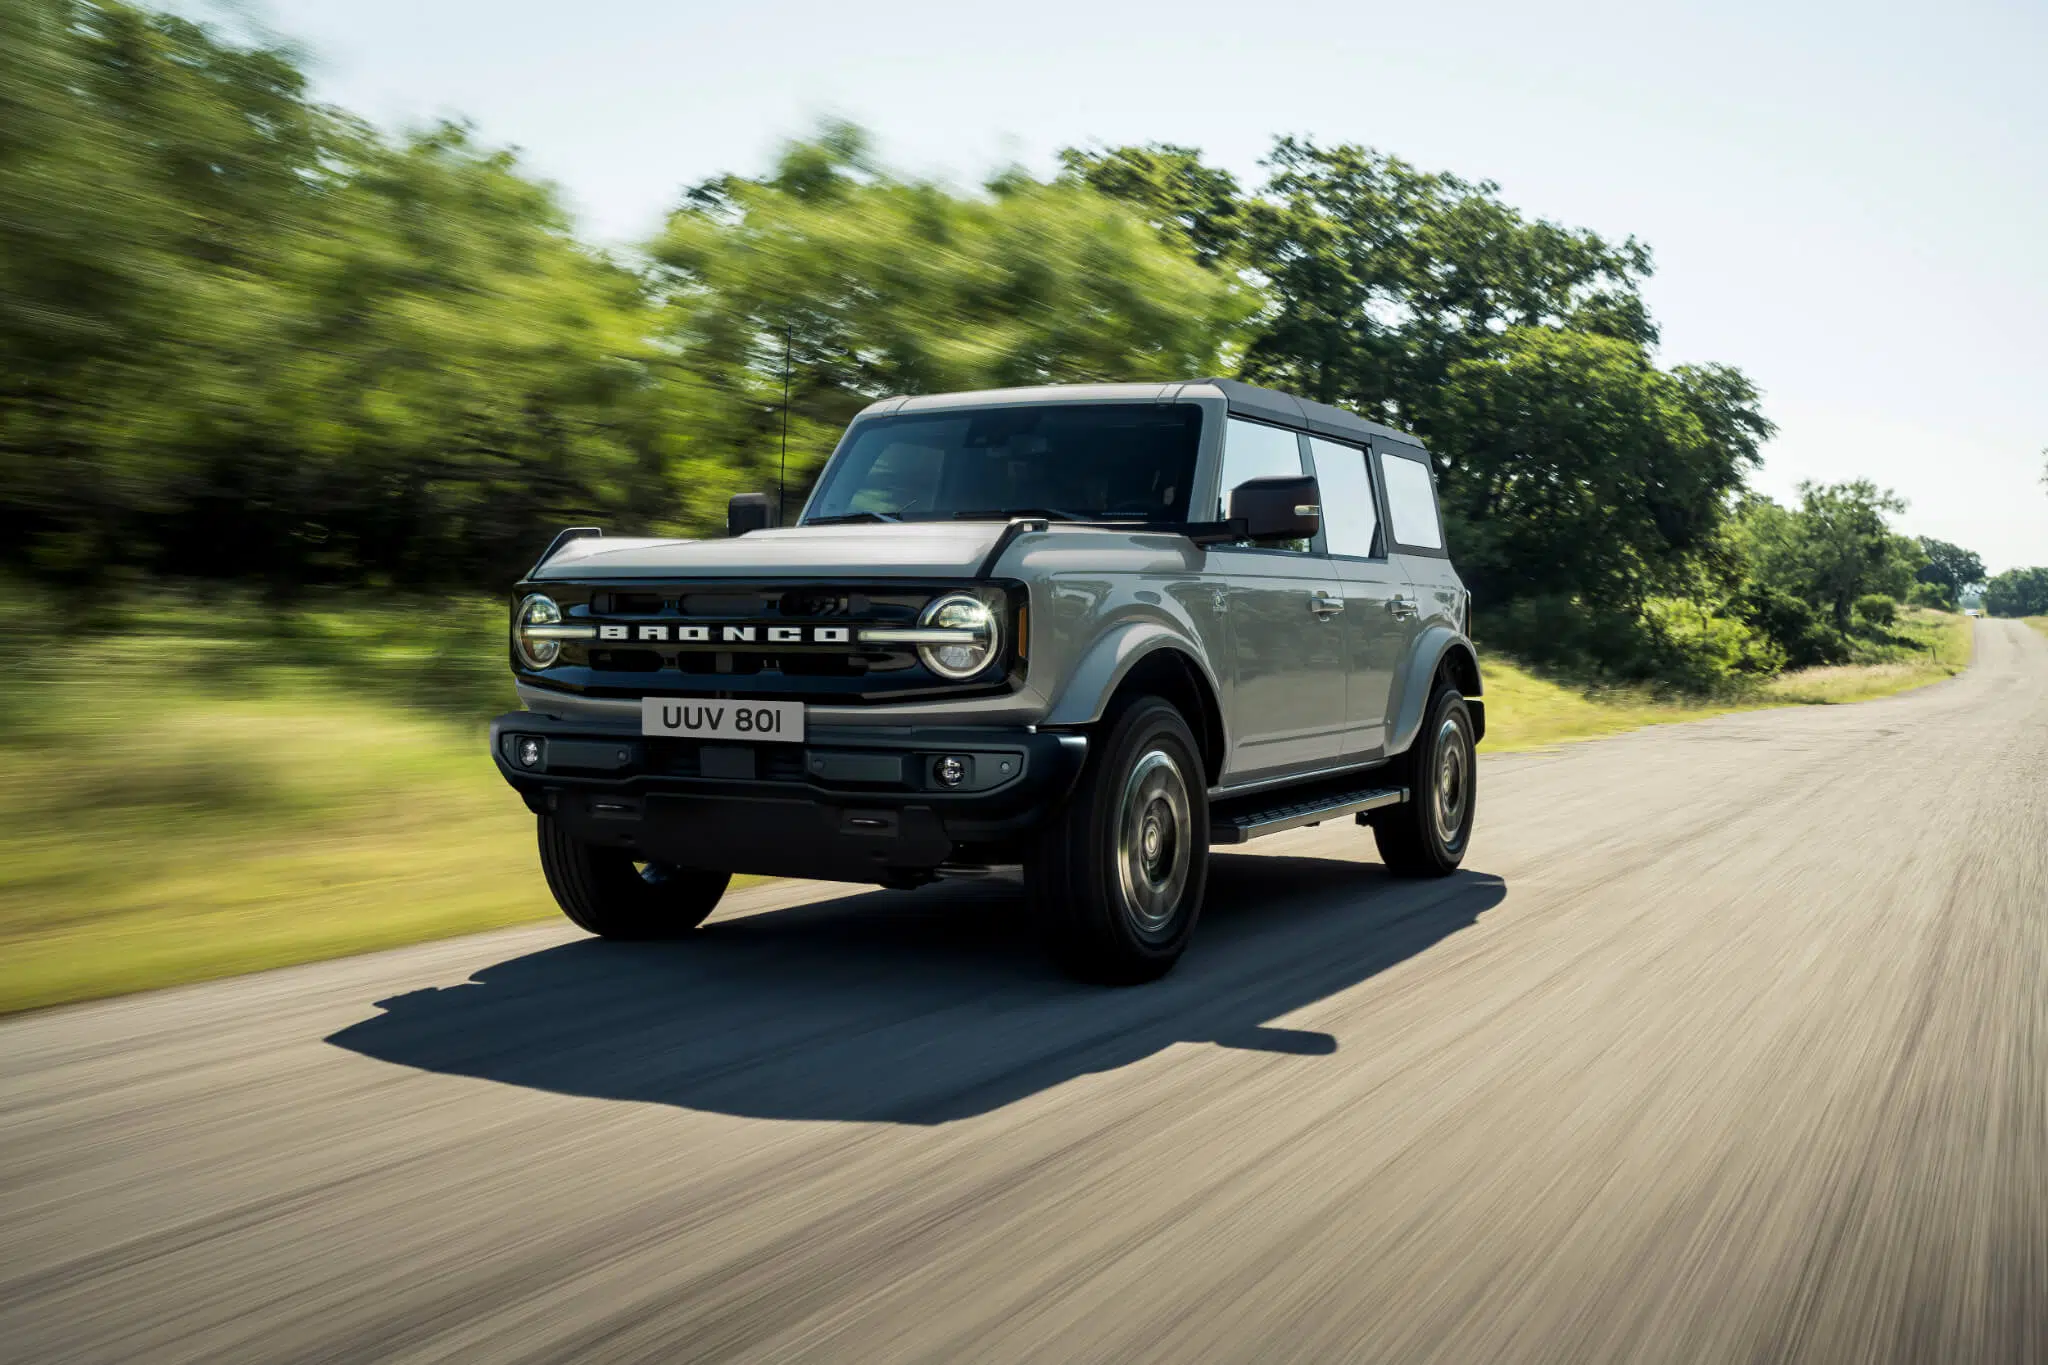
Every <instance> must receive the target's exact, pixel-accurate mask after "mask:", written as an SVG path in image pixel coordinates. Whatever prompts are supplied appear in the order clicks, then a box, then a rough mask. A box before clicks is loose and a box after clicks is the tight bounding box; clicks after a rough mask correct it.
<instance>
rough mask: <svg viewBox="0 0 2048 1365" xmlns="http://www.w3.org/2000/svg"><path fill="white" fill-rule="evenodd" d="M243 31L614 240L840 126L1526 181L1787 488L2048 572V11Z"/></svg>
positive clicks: (438, 19) (1029, 147) (632, 18)
mask: <svg viewBox="0 0 2048 1365" xmlns="http://www.w3.org/2000/svg"><path fill="white" fill-rule="evenodd" d="M212 2H213V0H190V3H186V4H183V5H182V6H181V8H184V9H186V10H188V11H194V10H196V11H198V12H200V13H201V14H210V15H212V16H213V17H216V18H217V17H219V13H220V12H219V11H218V10H209V9H208V8H207V6H208V5H209V4H211V3H212ZM236 11H237V12H238V13H240V14H242V15H243V16H245V17H247V18H249V19H253V20H254V21H256V22H258V23H260V24H263V25H266V26H267V27H268V28H270V29H271V30H273V31H275V32H276V33H277V34H279V35H281V36H283V37H285V38H288V39H291V40H293V41H295V42H296V43H298V44H299V45H300V46H301V47H302V49H303V50H304V52H305V54H306V56H307V58H308V60H309V62H310V66H311V71H312V74H313V80H314V90H315V94H316V96H317V97H319V98H322V99H325V100H329V101H331V102H333V103H336V104H340V105H343V106H345V107H347V108H350V109H352V110H354V111H355V112H357V113H359V114H362V115H364V116H367V117H369V118H371V119H373V120H375V121H377V122H378V123H381V124H384V125H386V126H388V127H394V128H395V127H403V126H407V125H416V124H420V123H423V122H426V121H429V120H432V119H435V118H438V117H442V116H456V117H462V118H467V119H469V120H471V121H472V122H474V123H475V124H476V126H477V128H478V131H479V133H480V135H481V136H482V138H483V139H484V140H485V141H487V142H490V143H493V144H497V145H509V146H514V147H517V148H519V149H520V151H521V154H522V157H523V159H524V161H525V163H526V165H527V166H528V168H529V169H530V170H531V171H532V172H533V173H535V174H538V175H540V176H543V177H545V178H547V179H550V180H553V181H554V182H556V183H557V184H558V185H559V186H560V187H561V189H562V191H563V194H564V198H565V200H566V202H567V203H568V204H569V205H570V207H571V208H572V209H573V210H574V211H575V212H576V214H577V215H578V220H579V223H580V224H581V228H582V230H583V231H584V233H585V234H586V235H587V236H589V237H591V238H593V239H597V240H607V241H631V240H635V239H639V238H643V237H645V236H647V235H649V234H650V233H651V232H652V231H653V230H654V228H655V227H656V226H657V225H658V224H659V222H660V221H661V217H662V215H663V213H664V211H665V210H666V209H668V208H669V207H670V206H671V205H673V204H674V202H675V201H676V199H677V197H678V192H679V190H680V189H681V187H683V186H685V185H688V184H691V183H695V182H697V181H700V180H703V179H705V178H707V177H709V176H712V175H715V174H718V173H721V172H726V171H734V172H739V173H742V174H748V173H758V172H760V171H763V170H765V169H766V168H767V167H768V166H769V165H770V164H771V163H772V161H773V158H774V156H775V154H776V151H777V148H778V147H779V146H780V145H781V143H782V142H783V141H784V140H786V139H788V138H791V137H796V136H802V135H804V134H805V133H807V132H808V131H810V130H811V129H812V128H814V127H815V126H816V124H817V123H818V121H819V120H820V119H821V118H824V117H845V118H851V119H853V120H855V121H856V122H859V123H861V124H863V125H864V126H866V127H867V128H868V129H869V130H870V131H871V132H872V133H873V134H874V135H875V137H876V140H877V143H878V146H879V150H880V153H881V156H882V159H883V160H884V161H886V162H887V163H888V164H890V165H891V166H892V167H893V168H895V169H897V170H898V171H900V172H903V173H907V174H912V175H922V176H932V177H936V178H940V179H945V180H949V181H951V182H953V183H956V184H958V185H961V186H963V187H964V186H971V185H975V184H978V183H980V182H981V181H982V180H984V179H985V178H986V176H987V173H988V172H989V170H990V169H991V168H993V167H995V166H997V165H1001V164H1008V163H1020V164H1022V165H1023V166H1025V167H1026V168H1027V169H1031V170H1034V171H1037V172H1039V173H1040V174H1049V173H1050V172H1051V170H1052V168H1053V166H1054V164H1055V163H1054V157H1055V155H1056V153H1057V151H1058V150H1059V149H1060V148H1061V147H1064V146H1072V145H1086V144H1091V143H1100V144H1108V145H1116V144H1123V143H1132V142H1147V141H1167V142H1177V143H1182V144H1186V145H1192V146H1196V147H1199V148H1201V149H1202V150H1203V151H1204V153H1205V154H1206V155H1207V156H1208V158H1209V159H1210V160H1211V161H1214V162H1216V163H1218V164H1221V165H1224V166H1227V167H1229V168H1230V169H1232V170H1234V171H1236V172H1237V173H1238V174H1239V175H1240V177H1242V178H1246V179H1254V180H1255V179H1256V178H1257V176H1258V174H1259V171H1258V162H1259V159H1260V157H1261V156H1262V155H1264V153H1265V151H1266V149H1267V147H1268V146H1269V144H1270V143H1271V140H1272V138H1273V136H1274V135H1275V134H1278V133H1292V134H1297V135H1307V136H1311V137H1314V138H1316V139H1317V140H1320V141H1324V142H1360V143H1365V144H1368V145H1371V146H1374V147H1377V148H1379V149H1381V150H1383V151H1388V152H1392V153H1395V154H1397V155H1399V156H1402V157H1404V158H1406V159H1408V160H1409V161H1412V162H1415V163H1417V164H1418V165H1420V166H1423V167H1425V168H1428V169H1441V170H1449V171H1454V172H1456V173H1458V174H1460V175H1463V176H1466V177H1468V178H1475V179H1476V178H1485V179H1491V180H1494V181H1497V182H1498V183H1499V184H1500V186H1501V193H1502V197H1503V198H1504V199H1506V200H1507V202H1509V203H1511V204H1514V205H1516V206H1517V207H1519V208H1521V209H1522V210H1523V211H1525V212H1526V213H1529V214H1531V215H1533V216H1538V217H1543V218H1549V219H1552V220H1555V221H1558V222H1561V223H1565V224H1568V225H1572V226H1579V227H1588V228H1592V229H1594V230H1596V231H1598V232H1601V233H1602V234H1605V235H1609V236H1613V237H1623V236H1628V235H1631V234H1633V235H1634V236H1636V237H1637V238H1639V239H1640V240H1642V241H1644V242H1646V243H1648V244H1649V245H1650V247H1651V248H1652V250H1653V251H1654V252H1655V254H1656V262H1657V274H1656V276H1655V277H1654V278H1653V279H1652V280H1651V281H1650V282H1649V284H1648V286H1647V288H1646V294H1647V297H1648V299H1649V302H1650V305H1651V308H1652V309H1653V311H1654V312H1655V314H1656V316H1657V319H1658V321H1659V322H1660V323H1661V325H1662V328H1663V344H1662V347H1661V349H1660V351H1659V359H1660V360H1661V361H1662V362H1663V363H1665V364H1677V363H1682V362H1686V361H1706V360H1714V361H1722V362H1726V363H1729V364H1733V365H1736V366H1739V367H1740V368H1741V369H1743V370H1744V371H1745V372H1747V373H1748V374H1749V375H1750V377H1751V378H1752V379H1753V380H1754V381H1755V382H1756V383H1757V384H1758V385H1759V386H1760V387H1761V388H1762V390H1763V392H1764V407H1765V411H1766V413H1767V415H1768V416H1770V418H1771V419H1772V420H1773V421H1775V422H1776V423H1777V424H1778V428H1779V434H1778V436H1777V437H1776V439H1775V440H1773V441H1772V442H1771V444H1770V445H1769V447H1768V448H1767V451H1766V458H1765V466H1764V468H1763V470H1762V471H1761V472H1760V473H1759V474H1758V475H1757V477H1756V478H1755V480H1754V482H1755V484H1756V485H1757V486H1758V487H1759V488H1760V489H1761V490H1762V491H1764V492H1766V493H1769V494H1771V495H1772V496H1775V497H1779V498H1781V499H1783V498H1790V497H1793V496H1795V495H1796V494H1795V490H1796V487H1797V485H1798V483H1799V481H1800V480H1802V479H1815V480H1820V481H1824V482H1825V481H1834V480H1841V479H1849V478H1869V479H1872V480H1875V481H1876V482H1877V483H1879V484H1881V485H1884V486H1887V487H1890V488H1893V489H1896V490H1897V491H1898V492H1899V493H1900V494H1902V495H1903V496H1904V497H1905V498H1906V499H1907V500H1908V501H1909V503H1910V504H1911V506H1910V510H1909V511H1908V512H1907V514H1906V516H1905V517H1904V518H1903V519H1902V520H1901V522H1900V525H1901V528H1902V529H1904V530H1907V531H1910V532H1913V533H1916V534H1921V535H1930V536H1936V537H1939V538H1941V539H1943V540H1950V541H1955V542H1957V543H1959V544H1962V545H1964V546H1967V547H1969V548H1971V549H1974V550H1976V551H1977V552H1978V553H1980V554H1981V555H1983V557H1984V559H1985V561H1986V563H1987V564H1988V565H1989V566H1990V568H1991V569H1992V571H1994V572H1997V571H1999V570H2003V569H2007V568H2011V567H2015V566H2018V565H2029V564H2048V487H2044V486H2043V484H2042V465H2043V460H2044V456H2043V454H2042V448H2043V447H2044V446H2048V327H2044V318H2048V176H2044V171H2048V3H2043V0H2005V2H2004V3H2000V2H1997V0H1988V2H1985V3H1978V2H1977V0H1955V2H1954V3H1947V4H1934V3H1925V4H1916V5H1895V4H1887V3H1885V0H1863V2H1862V3H1834V2H1833V0H1814V2H1813V3H1802V4H1786V3H1784V2H1783V0H1774V2H1772V3H1759V2H1758V0H1722V2H1721V3H1715V4H1700V5H1696V6H1686V5H1677V4H1665V5H1644V4H1642V3H1640V0H1636V2H1635V3H1616V4H1572V3H1568V2H1567V0H1559V2H1558V3H1552V4H1544V5H1531V4H1528V3H1527V2H1526V0H1519V2H1510V0H1475V2H1474V3H1455V2H1453V3H1442V2H1439V3H1434V4H1428V3H1424V4H1417V3H1408V4H1403V5H1398V6H1394V5H1383V4H1378V3H1360V0H1344V2H1343V3H1335V2H1331V3H1277V2H1276V3H1266V4H1262V5H1242V4H1239V5H1228V6H1226V5H1220V4H1208V3H1199V2H1196V3H1179V4H1175V5H1171V6H1167V5H1136V4H1126V3H1120V2H1119V0H1092V3H1075V2H1073V0H1041V2H1040V3H1038V4H1036V5H1033V6H1030V7H1028V8H1024V7H1016V6H1005V7H1001V8H1000V9H998V8H997V7H979V6H973V5H968V4H960V3H957V0H956V2H955V3H951V4H916V3H902V2H900V0H896V2H892V0H868V2H867V3H862V4H824V3H818V2H817V0H812V3H788V2H787V0H744V2H743V3H732V2H731V0H725V3H720V4H716V5H710V4H699V3H693V2H692V0H676V2H673V3H659V2H658V0H583V3H580V4H574V5H570V4H563V3H561V2H560V0H551V2H550V3H539V2H538V0H238V3H237V5H236Z"/></svg>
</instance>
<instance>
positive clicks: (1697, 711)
mask: <svg viewBox="0 0 2048 1365" xmlns="http://www.w3.org/2000/svg"><path fill="white" fill-rule="evenodd" d="M1893 637H1894V638H1893V639H1892V640H1891V641H1890V642H1888V643H1887V642H1875V643H1872V642H1866V643H1865V644H1864V645H1863V646H1862V651H1861V652H1862V653H1863V655H1864V656H1865V658H1864V661H1863V662H1859V663H1849V664H1839V665H1834V666H1830V667H1826V668H1807V669H1800V670H1798V671H1796V672H1791V673H1785V674H1781V675H1780V676H1778V677H1776V678H1773V679H1771V680H1770V681H1769V682H1767V683H1764V684H1762V685H1761V686H1759V687H1757V688H1755V689H1754V690H1751V691H1747V692H1740V693H1736V694H1733V695H1731V696H1728V697H1722V698H1715V699H1711V700H1698V699H1688V698H1672V697H1665V696H1660V695H1658V694H1657V693H1655V692H1653V691H1652V690H1650V689H1648V688H1628V687H1618V688H1586V687H1582V686H1574V685H1572V684H1569V683H1565V682H1560V681H1554V680H1551V679H1547V678H1544V677H1542V676H1540V675H1538V674H1536V673H1534V672H1532V671H1530V670H1528V669H1525V668H1521V667H1518V666H1516V665H1515V664H1514V663H1512V662H1509V661H1506V660H1502V659H1499V658H1492V659H1487V660H1484V661H1482V668H1483V670H1484V672H1485V675H1486V726H1487V728H1486V745H1485V747H1486V749H1487V750H1488V751H1489V752H1494V753H1501V752H1512V751H1514V750H1517V749H1538V748H1544V747H1547V746H1549V745H1552V744H1565V743H1569V742H1571V741H1573V740H1581V739H1598V738H1599V737H1600V736H1602V735H1612V734H1619V733H1621V732H1622V731H1624V730H1636V729H1640V728H1642V727H1643V726H1645V725H1666V724H1670V723H1672V722H1674V721H1686V720H1699V719H1701V718H1702V717H1705V716H1717V715H1724V714H1726V713H1728V712H1730V711H1749V710H1755V709H1758V708H1760V707H1766V706H1826V705H1833V704H1835V703H1839V702H1854V701H1870V700H1873V699H1875V698H1877V697H1887V696H1891V695H1892V694H1894V693H1897V692H1904V691H1908V690H1910V689H1912V688H1915V687H1924V686H1926V685H1927V684H1928V683H1932V682H1940V681H1941V680H1942V679H1944V678H1948V677H1953V676H1954V675H1955V674H1957V673H1960V672H1961V671H1962V670H1963V669H1965V668H1967V667H1969V664H1970V652H1971V641H1972V633H1971V624H1970V620H1969V618H1968V617H1965V616H1963V615H1961V614H1959V613H1955V612H1939V611H1925V610H1919V609H1911V610H1907V611H1903V612H1901V613H1900V615H1899V622H1898V625H1897V626H1896V627H1895V628H1894V630H1893Z"/></svg>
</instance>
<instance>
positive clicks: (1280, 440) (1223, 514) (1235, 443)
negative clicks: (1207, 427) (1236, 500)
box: [1216, 417, 1309, 554]
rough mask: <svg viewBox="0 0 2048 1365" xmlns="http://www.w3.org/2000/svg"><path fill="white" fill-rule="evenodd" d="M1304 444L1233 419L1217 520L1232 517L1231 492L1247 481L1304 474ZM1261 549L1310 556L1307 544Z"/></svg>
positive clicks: (1225, 445)
mask: <svg viewBox="0 0 2048 1365" xmlns="http://www.w3.org/2000/svg"><path fill="white" fill-rule="evenodd" d="M1303 472H1304V471H1303V469H1302V466H1301V440H1300V438H1299V437H1297V436H1296V435H1295V434H1294V433H1293V432H1291V431H1283V430H1282V429H1281V428H1279V427H1269V426H1265V425H1263V424H1261V423H1259V422H1246V421H1241V420H1240V419H1238V418H1235V417H1233V418H1231V419H1230V421H1229V423H1228V424H1227V425H1226V426H1225V427H1224V429H1223V477H1222V478H1221V479H1220V480H1218V481H1217V488H1216V520H1218V521H1225V520H1228V519H1229V516H1230V490H1231V489H1233V488H1235V487H1237V486H1238V485H1239V484H1241V483H1243V482H1245V481H1246V480H1247V479H1266V478H1272V477H1273V476H1275V475H1281V474H1292V475H1300V474H1301V473H1303ZM1259 548H1261V549H1266V550H1293V551H1296V552H1297V553H1304V554H1305V553H1307V551H1308V549H1309V543H1308V542H1307V541H1305V540H1282V541H1262V542H1260V547H1259Z"/></svg>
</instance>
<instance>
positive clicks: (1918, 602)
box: [1906, 580, 1956, 611]
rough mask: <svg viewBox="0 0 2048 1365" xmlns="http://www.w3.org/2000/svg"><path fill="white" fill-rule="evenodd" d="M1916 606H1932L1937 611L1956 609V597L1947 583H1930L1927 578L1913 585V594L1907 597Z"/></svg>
mask: <svg viewBox="0 0 2048 1365" xmlns="http://www.w3.org/2000/svg"><path fill="white" fill-rule="evenodd" d="M1906 600H1907V601H1908V602H1910V603H1912V605H1914V606H1916V607H1931V608H1933V609H1934V610H1935V611H1954V610H1955V609H1956V603H1955V598H1954V597H1953V596H1951V595H1950V593H1949V590H1948V585H1947V584H1945V583H1929V582H1926V581H1925V580H1923V581H1921V582H1918V583H1915V584H1914V585H1913V593H1912V596H1910V597H1908V598H1907V599H1906Z"/></svg>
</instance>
